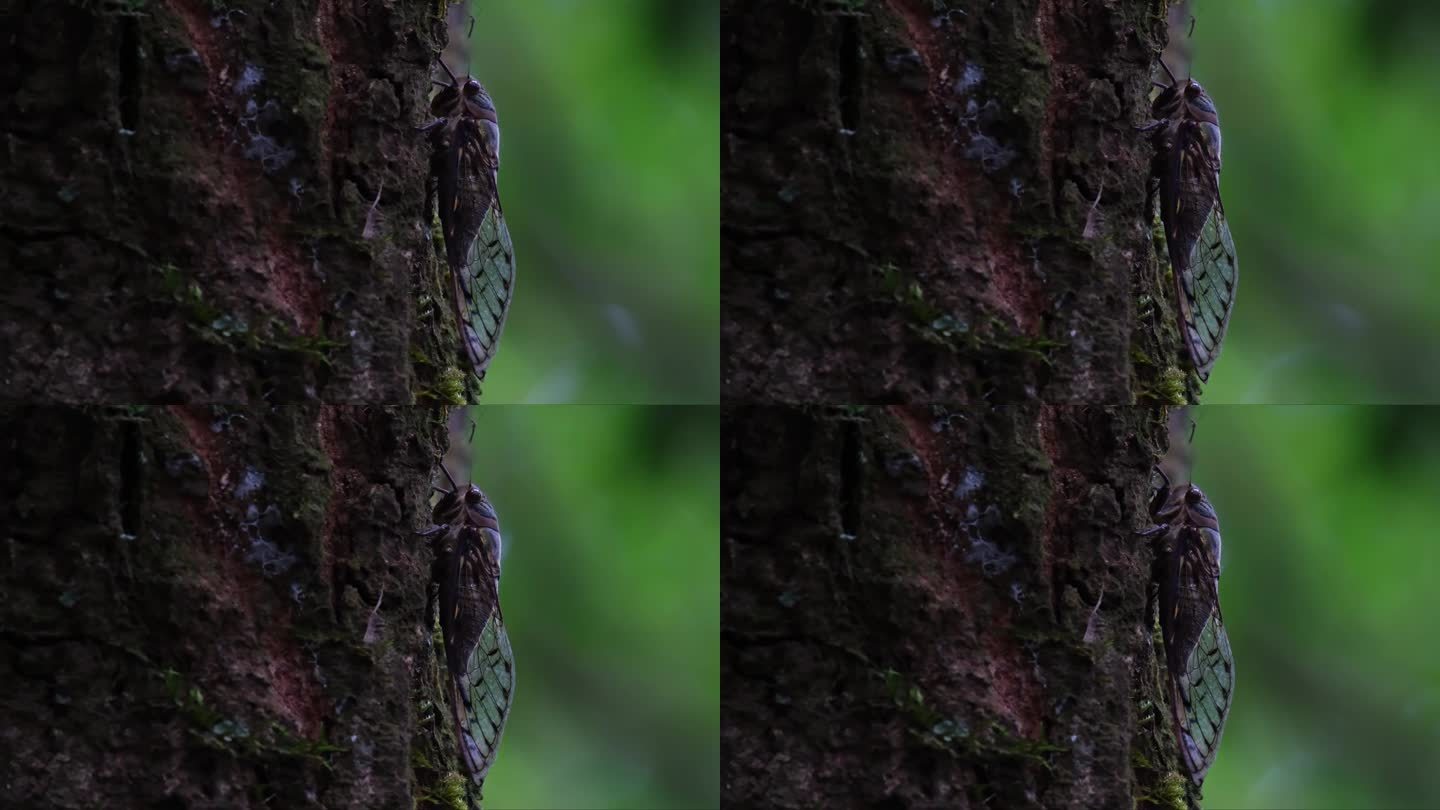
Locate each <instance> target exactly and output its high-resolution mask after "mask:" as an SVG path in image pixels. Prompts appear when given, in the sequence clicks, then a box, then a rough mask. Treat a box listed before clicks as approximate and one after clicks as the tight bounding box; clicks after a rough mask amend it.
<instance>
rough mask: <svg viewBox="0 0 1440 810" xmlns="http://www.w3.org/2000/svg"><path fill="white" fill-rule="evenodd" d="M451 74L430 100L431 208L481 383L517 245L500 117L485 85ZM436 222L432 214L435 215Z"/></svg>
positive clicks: (467, 349) (465, 345)
mask: <svg viewBox="0 0 1440 810" xmlns="http://www.w3.org/2000/svg"><path fill="white" fill-rule="evenodd" d="M436 61H437V62H439V63H440V66H441V67H442V68H444V69H445V73H446V74H447V75H448V76H449V77H450V81H449V83H443V82H436V84H440V85H441V90H440V92H438V93H436V94H435V98H434V100H432V101H431V102H430V112H431V114H433V115H434V116H435V120H433V121H431V122H430V123H428V124H426V125H425V126H423V127H421V128H420V130H421V131H422V132H426V133H428V134H429V135H430V146H431V156H430V177H429V182H428V187H427V189H426V197H425V199H426V204H427V207H428V205H429V203H430V200H432V199H434V200H436V202H437V204H438V206H439V213H440V229H441V235H442V236H443V237H444V239H445V262H446V264H447V265H448V266H449V268H450V274H451V276H452V278H453V290H452V293H453V295H452V297H453V299H454V301H455V316H456V320H457V322H458V323H459V327H460V337H461V341H460V343H461V350H462V352H463V353H464V355H465V359H466V361H467V363H468V364H469V366H470V370H471V371H472V372H473V373H474V374H475V376H476V377H477V378H479V380H480V381H482V382H483V381H484V379H485V372H486V370H487V369H488V368H489V367H490V361H491V360H493V359H494V358H495V352H496V351H497V350H498V349H499V346H500V333H501V331H502V330H504V328H505V316H506V314H507V313H508V312H509V310H510V299H511V296H512V295H513V293H514V290H515V249H514V246H513V245H511V243H510V229H509V228H507V227H506V226H505V215H504V213H503V211H502V210H501V208H500V186H499V182H500V119H499V117H498V116H497V115H496V114H495V104H494V102H492V101H491V100H490V94H489V93H488V92H486V91H485V86H484V85H482V84H480V82H479V81H477V80H476V79H474V78H472V77H471V76H469V75H468V73H467V75H466V76H465V81H463V82H462V81H460V80H459V79H458V78H456V76H455V74H454V73H452V72H451V71H450V68H449V67H448V66H446V65H445V63H444V62H443V61H440V60H436ZM427 221H428V216H427Z"/></svg>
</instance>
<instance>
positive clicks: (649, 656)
mask: <svg viewBox="0 0 1440 810" xmlns="http://www.w3.org/2000/svg"><path fill="white" fill-rule="evenodd" d="M472 414H473V415H474V418H475V420H476V430H475V441H474V448H473V451H474V468H473V471H474V480H475V482H476V483H477V484H479V485H480V486H481V487H482V488H483V489H484V490H485V492H486V494H487V495H489V497H490V500H491V502H492V503H494V505H495V509H496V511H497V512H498V513H499V515H500V522H501V528H502V530H503V534H504V537H505V549H504V557H503V576H502V579H501V584H500V594H501V604H502V606H503V610H504V613H505V625H506V627H507V629H508V630H509V633H510V640H511V643H512V644H513V646H514V649H515V671H516V682H515V704H514V708H513V710H512V712H511V715H510V722H509V725H508V727H507V728H506V731H505V737H504V741H503V744H502V745H501V747H500V753H499V757H498V759H497V760H496V763H495V767H494V768H493V769H492V770H491V771H490V776H489V778H488V779H487V781H486V783H485V807H486V808H487V809H488V810H503V809H504V808H538V807H565V808H591V807H613V808H705V807H718V806H719V802H720V798H719V797H720V785H719V769H718V763H719V761H720V744H719V739H720V709H719V706H720V651H719V642H718V638H719V628H720V585H719V582H720V552H719V548H720V546H719V543H717V542H716V539H717V538H718V537H719V536H720V522H719V504H718V502H717V500H716V498H717V495H716V493H718V492H719V491H720V489H719V488H720V480H719V470H720V461H719V447H718V437H719V435H720V425H719V410H718V408H715V407H682V406H671V407H633V406H583V407H582V406H544V407H539V406H510V407H480V408H475V409H473V410H472Z"/></svg>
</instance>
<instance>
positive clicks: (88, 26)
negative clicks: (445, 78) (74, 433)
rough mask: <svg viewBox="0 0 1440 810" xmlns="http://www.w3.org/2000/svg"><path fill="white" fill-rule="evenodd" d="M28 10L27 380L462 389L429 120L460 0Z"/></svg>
mask: <svg viewBox="0 0 1440 810" xmlns="http://www.w3.org/2000/svg"><path fill="white" fill-rule="evenodd" d="M4 6H5V9H4V11H3V12H0V19H3V20H4V25H3V34H0V41H4V43H5V47H4V48H0V187H3V188H4V189H5V193H4V194H0V265H4V266H5V267H7V268H11V269H12V272H11V273H9V274H8V278H7V284H6V285H5V286H4V289H3V291H0V379H3V380H4V382H5V385H6V395H7V397H9V398H13V399H15V400H21V401H24V400H31V401H33V400H43V401H52V402H53V401H61V402H80V403H85V402H101V401H103V402H112V403H119V402H140V401H155V400H157V399H162V398H163V399H164V400H166V401H184V402H190V403H202V402H227V401H228V402H233V401H240V400H245V399H248V398H252V397H256V398H258V397H259V396H262V395H263V396H267V397H282V398H288V399H290V400H292V401H293V400H297V399H300V398H319V399H323V400H332V401H335V400H339V401H366V402H395V403H405V402H412V401H415V400H416V399H417V398H418V399H421V400H425V399H427V398H429V399H437V400H447V401H453V400H454V399H455V398H456V397H458V396H459V394H460V388H461V382H460V380H461V378H460V376H459V374H458V371H457V370H456V369H455V352H454V348H453V347H455V346H456V345H457V344H456V343H455V341H454V339H453V329H454V327H453V325H451V324H450V323H449V321H450V320H451V319H449V318H446V317H445V316H446V313H447V312H448V311H449V305H448V298H447V296H448V295H449V292H448V286H446V285H447V284H448V280H447V279H446V277H445V276H444V275H443V271H442V269H441V267H440V265H439V264H438V262H436V261H435V260H434V259H432V258H431V256H432V250H431V247H430V238H429V234H428V232H427V230H426V229H425V228H424V227H423V226H424V224H425V223H423V222H422V210H423V205H422V203H423V199H422V198H423V188H424V178H425V175H426V163H425V149H426V146H425V143H424V139H423V138H420V137H417V135H416V133H415V132H414V131H413V127H414V126H415V125H417V124H419V123H421V122H422V121H423V120H424V117H425V113H424V112H423V108H424V106H425V103H426V99H427V96H428V93H429V90H430V88H429V84H428V81H427V77H428V69H429V63H430V60H431V58H432V57H433V56H434V54H435V53H436V52H437V51H438V50H439V49H440V47H441V45H442V44H443V43H444V39H445V36H444V32H445V20H444V8H445V4H444V3H443V2H436V0H395V2H370V3H352V2H346V1H345V0H300V2H284V3H273V2H263V1H262V0H229V1H228V2H225V3H205V2H200V0H128V1H125V2H122V0H71V1H70V2H49V1H47V2H39V1H38V0H28V1H27V0H9V2H6V3H5V4H4ZM372 210H373V211H375V212H376V213H377V214H378V216H377V217H376V221H375V229H374V231H373V233H371V234H369V235H368V236H367V235H362V232H364V231H365V230H366V228H365V225H366V219H367V216H368V215H369V214H370V213H371V211H372ZM442 330H444V331H445V332H447V333H448V338H447V337H446V336H442V335H441V334H440V332H441V331H442ZM271 401H275V400H274V399H272V400H271Z"/></svg>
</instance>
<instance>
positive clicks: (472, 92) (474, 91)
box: [465, 79, 480, 96]
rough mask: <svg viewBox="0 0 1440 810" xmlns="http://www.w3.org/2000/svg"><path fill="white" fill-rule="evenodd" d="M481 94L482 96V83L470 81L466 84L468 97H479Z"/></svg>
mask: <svg viewBox="0 0 1440 810" xmlns="http://www.w3.org/2000/svg"><path fill="white" fill-rule="evenodd" d="M479 94H480V82H478V81H475V80H474V79H471V80H470V81H468V82H465V95H467V96H477V95H479Z"/></svg>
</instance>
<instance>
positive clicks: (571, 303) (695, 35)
mask: <svg viewBox="0 0 1440 810" xmlns="http://www.w3.org/2000/svg"><path fill="white" fill-rule="evenodd" d="M471 13H473V14H474V16H475V27H474V34H473V35H472V36H471V38H470V39H469V41H468V47H469V51H470V56H469V60H470V71H471V72H472V73H473V74H475V75H476V76H477V77H479V78H480V80H481V81H483V82H484V83H485V86H486V88H487V89H488V90H489V91H490V94H491V96H492V97H493V98H494V100H495V107H496V109H497V111H498V112H499V115H500V125H501V131H502V139H501V169H500V195H501V200H502V201H503V204H504V207H505V218H506V221H507V222H508V223H509V226H510V233H511V236H512V237H513V239H514V242H515V256H516V264H517V268H518V269H517V280H516V290H515V299H514V302H513V304H512V306H511V310H510V319H509V322H508V323H507V325H506V327H505V336H504V340H503V342H502V344H501V348H500V352H499V355H498V356H497V358H496V359H495V361H494V363H493V364H492V365H491V367H490V373H489V375H488V376H487V378H486V382H485V402H487V403H522V402H523V403H565V402H587V403H707V402H716V401H718V400H719V379H720V372H719V354H720V348H719V334H720V327H719V323H720V242H719V239H720V235H719V230H718V228H716V223H717V222H719V221H720V202H719V200H720V157H719V156H720V145H719V137H720V136H719V131H720V129H719V128H720V113H719V109H720V106H719V92H720V79H719V69H720V57H719V11H718V8H717V7H716V6H715V4H714V3H713V2H709V1H708V0H707V1H706V2H687V3H675V2H667V1H664V0H608V1H607V2H603V3H602V2H579V1H578V0H526V2H513V1H512V2H476V3H474V4H472V7H471ZM466 27H468V26H466ZM464 33H465V31H464V30H463V28H462V31H461V36H462V37H463V36H464ZM456 67H457V69H460V70H463V69H464V65H456Z"/></svg>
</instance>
